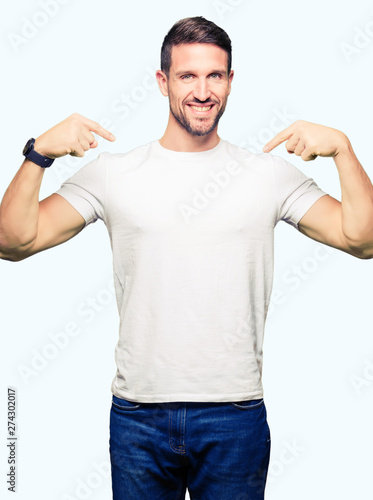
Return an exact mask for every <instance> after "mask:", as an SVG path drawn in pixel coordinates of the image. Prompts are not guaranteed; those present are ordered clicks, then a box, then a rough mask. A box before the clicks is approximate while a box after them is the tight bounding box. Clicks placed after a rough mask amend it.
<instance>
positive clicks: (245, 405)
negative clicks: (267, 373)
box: [230, 398, 264, 410]
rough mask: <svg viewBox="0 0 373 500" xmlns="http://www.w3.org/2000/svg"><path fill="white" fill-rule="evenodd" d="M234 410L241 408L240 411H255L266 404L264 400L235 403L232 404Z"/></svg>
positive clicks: (247, 400)
mask: <svg viewBox="0 0 373 500" xmlns="http://www.w3.org/2000/svg"><path fill="white" fill-rule="evenodd" d="M230 404H231V405H232V406H233V407H234V408H239V409H240V410H255V409H256V408H260V407H261V406H263V404H264V399H263V398H261V399H246V400H245V401H235V402H233V401H232V402H231V403H230Z"/></svg>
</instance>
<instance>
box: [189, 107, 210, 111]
mask: <svg viewBox="0 0 373 500" xmlns="http://www.w3.org/2000/svg"><path fill="white" fill-rule="evenodd" d="M191 108H193V109H195V110H196V111H209V110H210V109H211V108H212V106H204V107H201V106H191Z"/></svg>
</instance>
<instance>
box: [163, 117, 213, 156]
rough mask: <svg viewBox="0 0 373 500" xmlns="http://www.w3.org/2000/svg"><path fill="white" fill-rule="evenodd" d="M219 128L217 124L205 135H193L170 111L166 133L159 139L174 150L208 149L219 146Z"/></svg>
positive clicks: (196, 150)
mask: <svg viewBox="0 0 373 500" xmlns="http://www.w3.org/2000/svg"><path fill="white" fill-rule="evenodd" d="M217 129H218V127H217V126H216V127H215V128H214V130H212V131H211V132H210V133H209V134H207V135H203V136H198V135H192V134H190V133H189V132H187V131H186V130H185V129H184V128H183V127H181V125H180V124H179V123H178V122H176V120H175V119H174V117H173V115H172V114H171V113H170V116H169V119H168V124H167V127H166V130H165V133H164V134H163V136H162V137H161V139H159V143H160V144H161V146H163V147H164V148H166V149H171V150H172V151H180V152H199V151H208V150H209V149H212V148H214V147H215V146H217V145H218V143H219V141H220V137H219V136H218V130H217Z"/></svg>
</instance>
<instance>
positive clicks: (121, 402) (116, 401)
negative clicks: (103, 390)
mask: <svg viewBox="0 0 373 500" xmlns="http://www.w3.org/2000/svg"><path fill="white" fill-rule="evenodd" d="M112 406H113V407H114V408H116V409H117V410H122V411H128V410H129V411H131V410H137V409H138V408H140V406H141V403H138V402H137V401H129V400H128V399H122V398H118V397H117V396H114V394H113V399H112Z"/></svg>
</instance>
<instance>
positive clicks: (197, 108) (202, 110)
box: [188, 104, 214, 113]
mask: <svg viewBox="0 0 373 500" xmlns="http://www.w3.org/2000/svg"><path fill="white" fill-rule="evenodd" d="M188 106H189V107H191V108H192V109H193V110H194V111H197V112H199V113H207V112H208V111H210V109H212V108H213V107H214V104H210V105H209V106H198V105H196V104H188Z"/></svg>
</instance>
